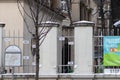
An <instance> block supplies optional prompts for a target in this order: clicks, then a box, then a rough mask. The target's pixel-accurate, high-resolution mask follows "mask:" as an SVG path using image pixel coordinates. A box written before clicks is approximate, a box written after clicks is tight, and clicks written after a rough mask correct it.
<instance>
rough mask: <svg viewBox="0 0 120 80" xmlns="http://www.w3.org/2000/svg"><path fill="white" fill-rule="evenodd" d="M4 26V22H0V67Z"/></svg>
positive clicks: (0, 65)
mask: <svg viewBox="0 0 120 80" xmlns="http://www.w3.org/2000/svg"><path fill="white" fill-rule="evenodd" d="M4 26H5V24H4V23H2V22H0V67H2V66H3V65H2V62H3V52H2V50H3V47H2V44H3V41H2V40H3V27H4Z"/></svg>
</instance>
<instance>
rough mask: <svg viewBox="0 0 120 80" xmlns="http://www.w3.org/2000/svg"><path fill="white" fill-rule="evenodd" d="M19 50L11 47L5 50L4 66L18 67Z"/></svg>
mask: <svg viewBox="0 0 120 80" xmlns="http://www.w3.org/2000/svg"><path fill="white" fill-rule="evenodd" d="M20 65H21V50H20V48H19V47H17V46H15V45H12V46H9V47H7V48H6V50H5V66H20Z"/></svg>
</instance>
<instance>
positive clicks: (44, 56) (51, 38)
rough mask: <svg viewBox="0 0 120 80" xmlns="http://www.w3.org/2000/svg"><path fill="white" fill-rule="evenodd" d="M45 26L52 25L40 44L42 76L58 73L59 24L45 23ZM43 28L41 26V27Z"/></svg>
mask: <svg viewBox="0 0 120 80" xmlns="http://www.w3.org/2000/svg"><path fill="white" fill-rule="evenodd" d="M43 25H44V26H45V27H52V29H51V30H50V32H48V34H47V36H46V38H45V40H44V41H43V43H42V45H41V46H40V72H39V73H40V76H41V75H48V76H51V75H56V74H57V41H58V39H57V37H58V27H59V24H58V23H56V22H46V23H43ZM40 29H41V27H40Z"/></svg>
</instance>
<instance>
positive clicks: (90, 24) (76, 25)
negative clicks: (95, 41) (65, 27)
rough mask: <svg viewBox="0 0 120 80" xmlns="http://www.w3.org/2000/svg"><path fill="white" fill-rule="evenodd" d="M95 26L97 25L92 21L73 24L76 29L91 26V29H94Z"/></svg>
mask: <svg viewBox="0 0 120 80" xmlns="http://www.w3.org/2000/svg"><path fill="white" fill-rule="evenodd" d="M94 25H95V23H94V22H91V21H85V20H83V21H77V22H74V23H73V26H74V27H81V26H86V27H87V26H91V27H93V26H94Z"/></svg>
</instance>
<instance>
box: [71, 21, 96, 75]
mask: <svg viewBox="0 0 120 80" xmlns="http://www.w3.org/2000/svg"><path fill="white" fill-rule="evenodd" d="M93 25H94V23H93V22H90V21H78V22H75V23H74V24H73V26H74V27H75V29H74V39H75V67H74V68H75V69H74V73H75V74H92V73H93Z"/></svg>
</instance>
